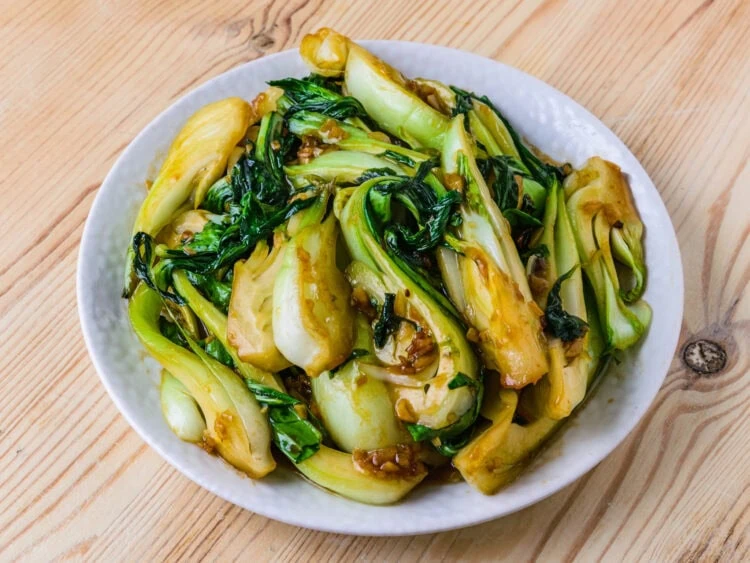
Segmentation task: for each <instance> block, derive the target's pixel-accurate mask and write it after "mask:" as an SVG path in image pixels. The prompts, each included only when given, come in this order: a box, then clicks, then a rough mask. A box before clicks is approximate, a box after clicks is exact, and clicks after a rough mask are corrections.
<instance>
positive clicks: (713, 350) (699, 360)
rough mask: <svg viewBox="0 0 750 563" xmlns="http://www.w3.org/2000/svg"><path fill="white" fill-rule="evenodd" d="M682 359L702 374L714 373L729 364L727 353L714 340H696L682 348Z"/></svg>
mask: <svg viewBox="0 0 750 563" xmlns="http://www.w3.org/2000/svg"><path fill="white" fill-rule="evenodd" d="M682 361H683V362H685V365H686V366H687V367H689V368H690V369H691V370H693V371H694V372H695V373H698V374H700V375H713V374H715V373H718V372H720V371H721V370H723V369H724V368H725V367H726V365H727V353H726V351H725V350H724V348H723V347H722V346H721V345H720V344H718V343H716V342H714V341H713V340H694V341H692V342H688V344H686V345H685V347H684V348H683V349H682Z"/></svg>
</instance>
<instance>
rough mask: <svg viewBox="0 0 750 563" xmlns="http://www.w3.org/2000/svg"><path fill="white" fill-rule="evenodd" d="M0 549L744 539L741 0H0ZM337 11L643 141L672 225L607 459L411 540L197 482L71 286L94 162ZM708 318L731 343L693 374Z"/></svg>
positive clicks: (597, 548)
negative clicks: (463, 55)
mask: <svg viewBox="0 0 750 563" xmlns="http://www.w3.org/2000/svg"><path fill="white" fill-rule="evenodd" d="M0 22H2V23H0V162H1V163H2V166H1V167H0V170H2V174H3V180H2V198H3V199H2V203H1V204H0V225H1V227H0V250H1V251H2V252H0V334H1V335H2V337H1V338H0V373H1V374H2V377H1V378H0V404H1V405H2V407H0V412H1V413H2V416H1V417H0V452H1V453H0V560H8V559H15V558H23V559H35V560H38V559H41V560H48V559H51V558H53V557H63V558H70V559H79V558H90V559H97V560H113V559H128V560H146V559H162V558H167V559H198V558H201V557H204V556H206V557H209V558H211V559H221V560H224V559H229V558H233V557H241V558H243V559H247V560H265V559H287V558H299V559H301V560H327V559H355V558H356V559H363V560H378V561H379V560H383V559H386V560H395V559H401V560H416V559H420V558H423V559H426V560H433V559H440V558H447V559H454V558H461V559H469V558H477V559H485V560H486V559H496V558H500V557H506V558H508V559H509V560H513V561H517V560H521V559H524V560H525V559H531V558H534V557H540V558H542V559H547V560H557V559H573V558H576V557H578V558H580V559H583V560H591V559H597V558H602V557H603V558H606V559H610V560H619V559H620V558H622V557H625V558H627V559H650V560H675V561H676V560H680V561H687V560H714V559H722V560H738V561H739V560H742V559H744V560H748V558H750V417H748V412H749V409H750V386H748V380H747V378H746V377H743V376H745V375H746V374H747V372H748V371H749V370H748V366H749V358H750V356H749V355H748V351H747V348H748V344H750V338H749V336H750V292H748V291H746V286H747V284H748V279H749V278H750V246H749V245H748V244H747V242H748V234H749V233H750V221H749V220H748V217H750V210H749V207H750V187H748V186H749V185H750V168H748V166H747V163H748V151H749V150H750V55H749V53H750V3H749V2H747V1H746V0H744V1H743V0H716V1H712V0H706V1H702V0H684V1H674V2H669V3H660V2H653V1H652V0H639V1H637V2H625V1H623V2H619V3H615V2H608V1H606V0H602V1H597V2H594V1H590V0H587V1H584V0H580V1H570V2H564V1H557V0H548V1H542V0H533V1H509V2H501V3H499V2H492V1H482V0H476V1H468V0H467V1H463V2H461V1H456V2H442V1H439V0H435V1H434V2H421V3H417V2H409V1H400V2H394V1H389V0H381V1H380V2H373V3H370V2H343V1H342V2H338V1H337V2H326V1H320V0H289V1H284V2H282V1H281V0H279V1H276V2H260V1H249V2H248V1H247V0H244V1H240V2H233V1H228V0H224V1H222V2H207V1H202V0H198V1H182V2H146V1H138V2H136V1H127V0H100V1H97V2H94V1H89V2H86V1H80V2H77V1H74V0H63V1H60V2H52V1H50V0H29V1H27V2H20V1H15V0H3V2H2V9H0ZM322 25H327V26H331V27H334V28H336V29H338V30H339V31H341V32H343V33H345V34H347V35H350V36H352V37H354V38H388V39H404V40H413V41H422V42H428V43H439V44H443V45H450V46H454V47H460V48H462V49H466V50H469V51H473V52H476V53H480V54H482V55H486V56H489V57H493V58H495V59H498V60H501V61H503V62H506V63H508V64H511V65H514V66H516V67H518V68H520V69H522V70H525V71H526V72H529V73H531V74H534V75H536V76H538V77H540V78H541V79H543V80H545V81H547V82H548V83H550V84H552V85H553V86H555V87H556V88H559V89H560V90H562V91H563V92H565V93H567V94H568V95H570V96H572V97H573V98H574V99H576V100H577V101H579V102H580V103H582V104H583V105H585V106H586V107H588V108H589V109H590V110H591V111H592V112H593V113H594V114H596V115H597V116H599V117H600V118H601V119H602V120H603V121H604V122H605V123H606V124H607V125H608V126H610V127H611V128H612V129H613V130H614V131H615V132H616V133H617V134H618V135H619V136H620V137H621V138H622V139H623V140H624V141H625V143H627V145H628V146H629V147H630V148H631V149H632V150H633V152H634V153H635V154H636V156H637V157H638V158H639V159H640V160H641V162H642V163H643V165H644V166H645V168H646V170H647V171H648V172H649V174H650V175H651V177H652V178H653V180H654V183H655V184H656V186H657V187H658V188H659V190H660V191H661V194H662V197H663V198H664V201H665V202H666V205H667V207H668V209H669V211H670V214H671V216H672V220H673V221H674V225H675V227H676V228H677V232H678V236H679V241H680V245H681V248H682V255H683V262H684V267H685V274H686V280H685V281H686V289H687V294H686V305H685V320H684V324H683V330H682V338H681V342H680V348H679V350H678V354H677V356H676V357H675V359H674V362H673V363H672V367H671V370H670V372H669V375H668V377H667V380H666V382H665V384H664V386H663V388H662V391H661V392H660V394H659V395H658V397H657V399H656V402H655V403H654V405H653V407H652V408H651V410H650V411H649V412H648V414H647V415H646V417H645V418H644V420H643V421H642V423H641V424H640V425H639V426H638V427H637V429H636V430H635V431H634V432H633V433H632V435H631V436H630V437H629V439H628V440H627V441H626V442H625V443H624V444H622V445H621V446H620V447H619V448H618V449H617V450H616V451H615V452H614V454H612V455H611V456H610V457H609V458H608V459H607V460H606V461H604V462H603V463H602V464H601V465H600V466H599V467H598V468H597V469H596V470H594V471H592V472H591V473H589V474H588V475H586V476H585V477H583V478H582V479H580V480H579V481H578V482H576V483H574V484H573V485H571V486H569V487H568V488H566V489H564V490H563V491H561V492H560V493H558V494H556V495H554V496H553V497H551V498H549V499H547V500H546V501H544V502H541V503H539V504H537V505H536V506H533V507H531V508H528V509H526V510H523V511H521V512H519V513H517V514H515V515H513V516H510V517H507V518H503V519H501V520H498V521H495V522H491V523H488V524H485V525H482V526H477V527H474V528H470V529H466V530H462V531H456V532H448V533H443V534H437V535H431V536H419V537H414V538H400V539H373V538H357V537H347V536H339V535H330V534H324V533H318V532H312V531H308V530H303V529H298V528H294V527H292V526H288V525H285V524H280V523H277V522H273V521H270V520H267V519H265V518H263V517H261V516H257V515H254V514H251V513H250V512H247V511H244V510H242V509H240V508H238V507H236V506H233V505H231V504H228V503H226V502H224V501H222V500H220V499H218V498H216V497H214V496H213V495H211V494H210V493H208V492H207V491H204V490H202V489H201V488H199V487H198V486H196V485H194V484H193V483H192V482H190V481H188V480H187V479H186V478H185V477H183V476H182V475H180V474H179V473H178V472H176V471H175V470H174V469H172V468H171V467H169V466H168V465H167V464H166V463H165V462H164V461H162V460H161V459H160V458H159V456H158V455H157V454H156V453H155V452H153V451H151V450H150V449H149V448H148V447H147V446H146V445H145V444H144V443H143V441H142V440H141V439H140V438H139V437H138V436H137V435H136V434H135V432H133V431H132V430H131V429H130V428H129V426H128V425H127V423H126V422H125V421H124V420H123V418H122V417H121V416H120V415H119V413H118V412H117V410H116V409H115V407H114V405H113V404H112V402H111V401H110V399H109V397H108V396H107V394H106V393H105V391H104V388H103V387H102V385H101V384H100V383H99V379H98V377H97V375H96V373H95V371H94V368H93V367H92V365H91V362H90V360H89V357H88V355H87V352H86V349H85V347H84V344H83V340H82V337H81V332H80V330H79V324H78V316H77V312H76V304H75V270H76V259H77V254H78V243H79V239H80V236H81V231H82V228H83V224H84V221H85V219H86V215H87V214H88V211H89V208H90V207H91V203H92V201H93V199H94V196H95V195H96V192H97V188H98V187H99V185H100V183H101V181H102V179H103V178H104V176H105V174H106V173H107V171H108V169H109V168H110V167H111V166H112V164H113V162H114V160H115V159H116V158H117V156H118V155H119V154H120V153H121V152H122V150H123V148H124V147H125V146H126V145H127V144H128V143H129V142H130V141H131V140H132V139H133V137H134V136H135V135H136V134H137V133H138V132H139V131H140V130H141V129H142V128H143V127H144V126H145V125H146V124H147V123H148V122H149V121H150V120H151V119H153V118H154V117H155V116H156V115H157V114H158V113H159V112H160V111H161V110H162V109H164V108H165V107H166V106H168V105H169V104H170V103H171V102H172V101H173V100H175V99H176V98H178V97H180V96H182V95H183V94H184V93H185V92H187V91H189V90H190V89H192V88H194V87H195V86H196V85H198V84H200V83H202V82H203V81H205V80H207V79H208V78H210V77H212V76H216V75H217V74H219V73H221V72H224V71H226V70H228V69H230V68H232V67H234V66H235V65H238V64H241V63H244V62H246V61H249V60H252V59H255V58H258V57H261V56H263V55H265V54H268V53H272V52H275V51H279V50H282V49H287V48H289V47H292V46H296V45H297V44H298V42H299V40H300V38H301V37H302V35H304V34H305V33H306V32H308V31H310V30H313V29H316V28H317V27H319V26H322ZM698 339H708V340H710V341H712V342H715V343H717V344H718V345H719V346H720V347H721V348H722V349H723V350H725V351H726V354H727V362H726V366H725V367H724V368H723V369H722V370H720V371H719V372H718V373H715V374H710V375H706V374H703V375H702V374H700V373H697V372H695V371H691V370H690V369H689V368H688V367H687V366H686V365H685V364H684V362H683V360H682V359H681V352H682V349H683V347H684V346H685V345H686V344H688V343H690V342H693V341H695V340H698Z"/></svg>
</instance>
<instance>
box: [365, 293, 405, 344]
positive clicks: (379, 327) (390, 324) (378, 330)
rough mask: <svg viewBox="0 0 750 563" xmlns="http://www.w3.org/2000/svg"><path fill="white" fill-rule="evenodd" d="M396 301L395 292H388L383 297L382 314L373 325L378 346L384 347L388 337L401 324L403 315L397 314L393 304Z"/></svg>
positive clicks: (373, 332)
mask: <svg viewBox="0 0 750 563" xmlns="http://www.w3.org/2000/svg"><path fill="white" fill-rule="evenodd" d="M395 302H396V295H395V294H394V293H386V294H385V297H384V298H383V306H382V307H381V308H380V315H379V316H378V319H377V321H375V324H374V325H373V327H372V336H373V340H374V342H375V346H376V347H377V348H382V347H383V346H385V343H386V342H387V341H388V338H389V337H390V336H391V335H392V334H393V333H394V332H396V331H397V330H398V327H399V326H401V321H402V320H403V319H402V318H401V317H399V316H398V315H396V313H395V312H394V310H393V305H394V303H395Z"/></svg>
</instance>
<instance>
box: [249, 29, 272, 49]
mask: <svg viewBox="0 0 750 563" xmlns="http://www.w3.org/2000/svg"><path fill="white" fill-rule="evenodd" d="M251 41H252V44H253V47H255V48H256V49H258V50H259V51H266V50H267V49H270V48H271V47H273V46H274V45H275V44H276V40H275V39H274V38H273V37H271V36H270V35H268V34H267V33H263V32H261V33H256V34H255V35H253V36H252V39H251Z"/></svg>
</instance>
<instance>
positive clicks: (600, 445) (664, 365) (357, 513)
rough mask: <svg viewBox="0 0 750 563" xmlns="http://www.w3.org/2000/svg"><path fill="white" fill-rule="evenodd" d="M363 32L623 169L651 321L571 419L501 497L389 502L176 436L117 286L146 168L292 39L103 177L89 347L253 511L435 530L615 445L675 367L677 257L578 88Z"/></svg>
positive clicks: (195, 473) (119, 398) (93, 231)
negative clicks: (219, 453)
mask: <svg viewBox="0 0 750 563" xmlns="http://www.w3.org/2000/svg"><path fill="white" fill-rule="evenodd" d="M363 44H364V46H366V47H367V48H368V49H371V50H372V51H373V52H374V53H375V54H376V55H378V56H380V57H381V58H383V59H384V60H386V61H388V62H390V63H392V64H393V65H394V66H396V67H398V68H399V69H400V70H402V71H403V72H404V73H405V74H406V75H408V76H424V77H429V78H435V79H437V80H440V81H442V82H444V83H447V84H454V85H456V86H459V87H461V88H464V89H467V90H472V91H475V92H478V93H480V94H487V95H488V96H489V97H490V98H491V99H492V101H493V102H494V103H495V104H497V105H498V106H499V107H500V108H501V110H502V111H503V112H504V113H505V115H506V116H507V117H508V118H509V119H510V121H511V123H513V125H514V127H516V128H517V129H518V130H519V131H520V133H521V134H522V135H523V136H524V137H526V138H527V139H528V140H529V141H531V142H532V143H534V144H535V145H537V146H538V147H539V148H540V149H542V150H543V151H544V152H545V153H547V154H549V155H550V156H552V157H553V158H555V159H557V160H559V161H568V162H571V163H572V164H573V165H574V166H579V165H581V164H582V163H583V162H584V161H585V160H586V159H587V158H588V157H590V156H593V155H600V156H602V157H604V158H606V159H608V160H611V161H612V162H615V163H617V164H618V165H620V166H621V167H622V169H623V170H624V172H626V173H627V175H628V176H629V179H630V185H631V188H632V191H633V195H634V196H635V200H636V203H637V206H638V209H639V211H640V214H641V217H642V219H643V222H644V224H645V225H646V239H645V240H646V258H647V263H648V269H649V278H648V288H647V290H646V294H645V298H646V300H647V301H648V302H649V303H650V304H651V306H652V308H653V322H652V324H651V327H650V330H649V332H648V334H647V336H646V338H644V339H643V341H642V342H641V344H640V345H639V346H638V347H637V348H635V349H633V350H630V351H628V353H627V354H626V356H625V361H624V362H623V363H621V364H620V365H618V366H616V367H615V368H614V369H610V371H609V372H608V373H607V374H605V376H604V378H603V380H602V382H601V384H600V385H599V387H598V389H596V391H595V393H594V394H593V396H592V397H591V398H590V400H589V401H588V402H587V403H586V405H585V406H584V408H582V409H580V412H578V413H577V414H576V415H575V419H574V420H573V421H571V422H569V423H568V424H567V425H566V427H565V429H564V430H563V431H562V432H560V433H559V434H558V435H557V436H556V438H555V439H554V440H553V442H552V443H551V444H550V445H549V447H547V448H546V449H545V451H544V453H543V454H542V455H540V456H539V457H538V458H537V459H536V460H535V461H534V462H533V464H532V465H531V466H530V467H529V468H528V470H527V471H526V472H525V473H523V475H522V476H521V477H520V478H519V479H518V480H517V481H515V482H514V483H513V484H512V485H510V486H509V487H507V488H506V489H503V490H502V491H501V492H499V493H498V494H496V495H494V496H483V495H482V494H480V493H478V492H477V491H475V490H473V489H472V488H471V487H470V486H469V485H467V484H465V483H461V484H452V485H451V484H441V485H438V484H435V485H428V486H421V487H417V489H416V490H415V491H413V493H412V494H411V495H409V496H408V497H407V498H406V499H405V500H404V501H402V502H401V503H399V504H396V505H393V506H386V507H375V506H367V505H363V504H358V503H356V502H352V501H349V500H346V499H344V498H341V497H338V496H335V495H333V494H331V493H328V492H326V491H324V490H322V489H319V488H317V487H315V486H313V485H311V484H310V483H308V482H307V481H305V480H303V479H302V478H301V477H299V476H298V475H297V474H295V473H293V472H292V471H291V470H287V469H284V468H281V469H280V470H278V471H275V472H274V473H273V474H271V475H269V476H268V477H266V478H264V479H263V480H261V481H252V480H251V479H249V478H247V477H245V476H243V475H241V474H239V473H238V472H237V471H235V470H234V469H232V468H231V467H230V466H229V465H227V464H226V463H224V462H223V461H222V460H220V459H218V458H216V457H212V456H209V455H207V454H206V453H205V452H204V451H203V450H201V449H200V448H198V447H196V446H194V445H190V444H187V443H184V442H181V441H180V440H179V439H177V437H176V436H175V435H174V434H172V432H171V431H170V430H169V428H168V427H167V425H166V423H165V422H164V420H163V418H162V414H161V409H160V407H159V389H158V375H159V366H158V365H157V363H156V362H155V361H154V360H152V359H151V358H149V357H147V355H146V353H145V351H144V350H143V348H142V347H141V346H140V344H139V342H138V341H137V339H136V337H135V335H134V333H133V331H132V330H131V328H130V326H129V324H128V319H127V315H126V303H125V301H124V300H123V299H121V298H120V293H121V290H122V287H121V283H122V276H123V271H124V268H125V251H126V248H127V246H128V243H129V238H130V232H131V228H132V225H133V221H134V219H135V216H136V213H137V211H138V207H139V206H140V204H141V202H142V201H143V199H144V197H145V195H146V190H145V187H144V181H145V180H146V179H147V178H149V175H150V174H153V171H154V170H155V169H156V168H155V165H158V164H160V162H159V158H163V156H164V154H165V153H166V150H167V148H168V147H169V144H170V142H171V140H172V139H173V137H174V136H175V135H176V134H177V132H178V130H179V129H180V127H181V126H182V124H183V123H184V122H185V121H186V120H187V119H188V117H189V116H190V115H191V114H192V113H193V112H195V111H196V110H198V109H199V108H200V107H201V106H203V105H205V104H207V103H209V102H213V101H216V100H219V99H221V98H226V97H228V96H240V97H243V98H245V99H247V100H250V99H252V98H253V97H254V96H255V95H256V94H257V93H259V92H261V91H262V90H264V89H265V88H266V82H267V81H268V80H272V79H275V78H281V77H285V76H304V75H306V74H307V73H308V71H307V69H306V67H305V66H304V64H303V63H302V60H301V59H300V57H299V55H298V53H297V51H296V50H295V51H285V52H283V53H278V54H276V55H272V56H269V57H265V58H263V59H260V60H257V61H253V62H251V63H248V64H245V65H243V66H240V67H238V68H235V69H233V70H231V71H229V72H227V73H225V74H222V75H221V76H218V77H217V78H214V79H213V80H211V81H209V82H207V83H206V84H204V85H203V86H201V87H199V88H197V89H196V90H194V91H193V92H191V93H189V94H188V95H186V96H185V97H184V98H182V99H181V100H179V101H178V102H176V103H175V104H174V105H172V107H170V108H169V109H167V110H166V111H165V112H164V113H162V114H161V115H160V116H159V117H157V118H156V119H155V120H154V121H152V122H151V124H150V125H149V126H148V127H146V128H145V129H144V130H143V131H142V132H141V133H140V134H139V135H138V136H137V137H136V139H135V140H134V141H133V142H132V143H131V144H130V145H129V146H128V148H127V149H126V150H125V151H124V153H123V154H122V156H120V158H119V159H118V160H117V162H116V163H115V165H114V167H113V168H112V170H111V171H110V173H109V174H108V175H107V178H106V179H105V181H104V183H103V184H102V187H101V189H100V190H99V193H98V195H97V197H96V200H95V201H94V205H93V207H92V209H91V213H90V214H89V218H88V221H87V222H86V228H85V230H84V233H83V241H82V243H81V251H80V257H79V261H78V310H79V312H80V316H81V324H82V326H83V334H84V337H85V340H86V344H87V346H88V349H89V352H90V354H91V358H92V360H93V362H94V365H95V366H96V369H97V371H98V372H99V375H100V376H101V379H102V382H103V383H104V386H105V387H106V388H107V391H108V392H109V394H110V396H111V397H112V400H113V401H114V402H115V404H116V405H117V407H118V408H119V409H120V412H122V414H123V416H125V418H126V419H127V420H128V422H129V423H130V424H131V426H132V427H133V428H135V430H136V431H137V432H138V433H139V434H140V435H141V437H142V438H143V439H144V440H145V441H146V442H147V443H148V444H149V445H150V446H151V447H153V448H154V449H155V450H156V451H158V452H159V453H160V454H161V455H162V457H164V459H166V460H167V461H168V462H169V463H171V464H172V465H173V466H174V467H176V468H177V469H178V470H179V471H181V472H182V473H184V474H185V475H186V476H187V477H189V478H190V479H192V480H193V481H195V482H196V483H198V484H199V485H201V486H203V487H205V488H206V489H208V490H210V491H212V492H213V493H215V494H217V495H219V496H220V497H222V498H224V499H226V500H228V501H230V502H233V503H235V504H237V505H239V506H242V507H244V508H246V509H248V510H251V511H253V512H257V513H259V514H262V515H264V516H268V517H269V518H274V519H276V520H281V521H283V522H287V523H290V524H295V525H298V526H304V527H307V528H314V529H318V530H325V531H332V532H340V533H348V534H367V535H400V534H418V533H427V532H436V531H440V530H448V529H453V528H459V527H462V526H468V525H470V524H477V523H479V522H483V521H486V520H490V519H493V518H498V517H500V516H503V515H505V514H509V513H511V512H514V511H516V510H519V509H521V508H523V507H525V506H528V505H530V504H533V503H535V502H537V501H539V500H541V499H543V498H545V497H547V496H549V495H551V494H552V493H554V492H556V491H559V490H560V489H562V488H563V487H565V486H566V485H568V484H569V483H571V482H573V481H574V480H576V479H578V478H579V477H581V476H582V475H583V474H584V473H586V472H587V471H589V470H590V469H592V468H593V467H594V466H595V465H596V464H597V463H599V462H600V461H601V460H602V459H604V457H605V456H607V455H608V454H609V453H610V452H612V450H614V449H615V447H617V445H618V444H619V443H620V442H621V441H622V440H623V439H624V438H625V437H626V436H627V434H628V433H629V432H630V431H631V430H632V429H633V428H634V427H635V425H636V423H637V422H638V421H639V420H640V418H641V417H642V416H643V414H644V413H645V412H646V409H648V407H649V405H650V404H651V402H652V400H653V398H654V396H655V395H656V393H657V391H658V390H659V387H660V386H661V384H662V381H663V380H664V377H665V375H666V373H667V369H668V367H669V364H670V361H671V359H672V355H673V353H674V350H675V347H676V345H677V338H678V335H679V332H680V323H681V320H682V300H683V283H682V266H681V263H680V254H679V249H678V247H677V240H676V237H675V234H674V230H673V228H672V224H671V222H670V220H669V216H668V215H667V211H666V209H665V208H664V204H663V203H662V201H661V199H660V197H659V193H658V192H657V191H656V188H654V185H653V184H652V183H651V180H649V177H648V175H647V174H646V172H645V171H644V170H643V168H642V167H641V165H640V164H639V163H638V161H637V160H636V159H635V157H634V156H633V155H632V154H631V153H630V151H629V150H628V149H627V148H626V147H625V145H624V144H623V143H622V142H621V141H620V140H619V139H618V138H617V137H616V136H615V135H614V134H613V133H612V132H611V131H610V130H609V129H607V127H605V126H604V125H603V124H602V123H601V122H600V121H599V120H598V119H596V118H595V117H594V116H593V115H591V114H590V113H589V112H588V111H586V110H585V109H583V108H582V107H581V106H579V105H578V104H577V103H575V102H574V101H572V100H571V99H570V98H568V97H567V96H565V95H564V94H562V93H560V92H558V91H557V90H555V89H554V88H552V87H550V86H548V85H546V84H544V83H543V82H541V81H539V80H537V79H535V78H533V77H531V76H528V75H526V74H524V73H522V72H520V71H518V70H515V69H513V68H510V67H508V66H505V65H502V64H500V63H497V62H495V61H492V60H489V59H486V58H483V57H480V56H477V55H472V54H469V53H464V52H461V51H456V50H453V49H447V48H443V47H435V46H431V45H420V44H416V43H404V42H396V41H366V42H364V43H363ZM151 179H153V178H151Z"/></svg>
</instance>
